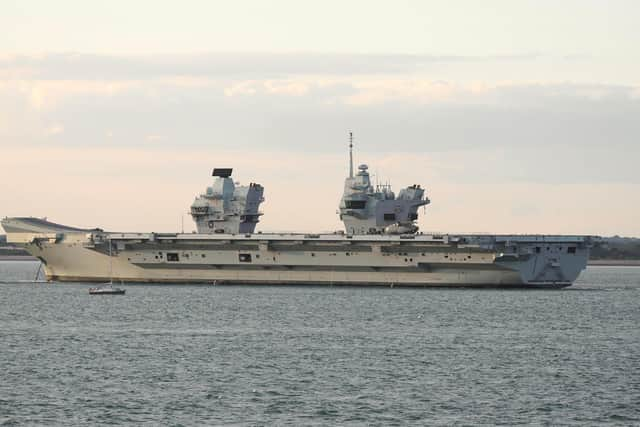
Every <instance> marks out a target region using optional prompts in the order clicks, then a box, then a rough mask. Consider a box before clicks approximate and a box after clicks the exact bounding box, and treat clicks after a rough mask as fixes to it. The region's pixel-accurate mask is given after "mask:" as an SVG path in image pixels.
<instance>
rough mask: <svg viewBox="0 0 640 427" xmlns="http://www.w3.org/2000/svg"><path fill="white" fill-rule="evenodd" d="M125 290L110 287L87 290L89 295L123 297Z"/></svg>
mask: <svg viewBox="0 0 640 427" xmlns="http://www.w3.org/2000/svg"><path fill="white" fill-rule="evenodd" d="M124 292H125V290H124V289H121V288H113V287H111V286H105V287H99V288H89V294H91V295H124Z"/></svg>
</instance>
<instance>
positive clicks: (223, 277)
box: [1, 141, 592, 288]
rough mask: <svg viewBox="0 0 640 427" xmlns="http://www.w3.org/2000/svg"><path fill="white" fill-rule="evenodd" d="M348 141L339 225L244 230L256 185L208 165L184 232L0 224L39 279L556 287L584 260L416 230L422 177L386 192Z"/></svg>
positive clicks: (560, 246) (511, 238) (552, 247)
mask: <svg viewBox="0 0 640 427" xmlns="http://www.w3.org/2000/svg"><path fill="white" fill-rule="evenodd" d="M352 149H353V144H352V141H350V144H349V175H348V177H347V178H346V179H345V184H344V192H343V196H342V199H341V201H340V205H339V215H340V219H341V220H342V222H343V223H344V226H345V229H344V230H341V231H337V232H335V233H331V234H315V233H308V234H292V233H261V232H255V229H256V225H257V224H258V223H259V221H260V217H261V216H262V213H261V212H260V211H259V206H260V204H261V203H262V201H263V200H264V198H263V193H264V187H262V185H260V184H256V183H250V184H249V185H245V186H241V185H238V184H237V183H235V182H234V181H233V179H232V178H231V175H232V169H230V168H216V169H214V170H213V183H212V185H211V186H210V187H207V188H206V191H205V192H204V193H203V194H201V195H200V196H198V197H197V198H196V199H195V201H194V202H193V204H192V205H191V210H190V212H191V216H192V217H193V220H194V221H195V224H196V228H197V232H195V233H120V232H107V231H103V230H101V229H80V228H75V227H69V226H65V225H60V224H56V223H53V222H49V221H47V220H46V219H38V218H33V217H17V218H4V219H3V220H2V221H1V223H2V227H3V228H4V229H5V231H6V233H7V238H8V242H10V243H14V244H19V245H20V246H22V247H24V248H25V249H26V250H27V251H28V252H29V253H31V254H32V255H33V256H35V257H37V258H39V259H40V260H41V261H42V263H43V265H44V271H45V273H46V276H47V279H48V280H50V281H64V282H107V281H115V282H143V283H175V284H178V283H210V284H296V285H307V284H309V285H380V286H422V287H427V286H442V287H444V286H461V287H519V288H536V287H553V288H559V287H565V286H569V285H571V284H572V283H573V282H574V281H575V280H576V278H577V277H578V275H579V274H580V272H581V271H582V270H583V269H584V268H585V267H586V265H587V261H588V258H589V249H590V247H591V245H592V238H591V237H589V236H559V235H555V236H554V235H488V234H482V235H480V234H473V235H453V234H428V233H421V232H419V231H418V227H417V225H416V221H417V219H418V209H419V208H420V207H423V206H426V205H428V204H429V203H430V200H429V199H428V197H426V195H425V190H424V188H422V187H421V186H419V185H412V186H409V187H406V188H403V189H402V190H400V192H399V193H398V194H397V195H396V194H395V193H394V192H393V190H392V189H391V187H390V186H388V185H376V186H374V185H372V183H371V179H370V175H369V172H368V167H367V165H364V164H363V165H360V166H358V168H357V171H354V165H353V150H352Z"/></svg>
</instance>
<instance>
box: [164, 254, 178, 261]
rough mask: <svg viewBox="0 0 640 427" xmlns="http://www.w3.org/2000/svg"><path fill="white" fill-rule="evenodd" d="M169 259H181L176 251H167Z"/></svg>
mask: <svg viewBox="0 0 640 427" xmlns="http://www.w3.org/2000/svg"><path fill="white" fill-rule="evenodd" d="M167 261H180V257H179V256H178V254H177V253H175V252H167Z"/></svg>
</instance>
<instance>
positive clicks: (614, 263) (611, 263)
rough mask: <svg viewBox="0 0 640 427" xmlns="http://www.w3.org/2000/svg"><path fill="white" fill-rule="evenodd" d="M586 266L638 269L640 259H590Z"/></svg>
mask: <svg viewBox="0 0 640 427" xmlns="http://www.w3.org/2000/svg"><path fill="white" fill-rule="evenodd" d="M588 265H596V266H606V267H629V266H631V267H640V259H590V260H589V264H588Z"/></svg>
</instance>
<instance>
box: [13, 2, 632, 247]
mask: <svg viewBox="0 0 640 427" xmlns="http://www.w3.org/2000/svg"><path fill="white" fill-rule="evenodd" d="M637 22H640V2H637V1H622V0H619V1H589V0H580V1H578V0H575V1H574V0H564V1H562V2H558V1H544V0H543V1H518V2H513V1H483V2H477V1H455V0H454V1H448V2H436V1H433V2H432V1H395V2H382V1H349V2H344V1H323V2H310V1H283V0H281V1H277V0H272V1H269V2H262V1H235V2H223V1H186V0H185V1H181V2H168V1H158V0H156V1H145V0H140V1H136V2H130V1H117V0H114V1H110V2H87V1H70V0H60V1H56V2H50V1H33V0H20V1H13V0H5V1H3V2H2V12H1V13H0V28H2V32H1V33H0V217H3V216H37V217H47V218H49V219H50V220H53V221H56V222H60V223H65V224H69V225H76V226H84V227H95V226H99V227H102V228H104V229H108V230H122V231H176V230H178V229H179V228H180V227H181V221H182V218H184V221H185V229H186V230H187V231H189V230H191V229H193V228H194V227H193V225H192V222H191V220H190V218H189V217H188V215H187V212H188V208H189V206H190V204H191V203H192V201H193V199H194V197H195V196H197V195H198V194H200V193H202V192H203V191H204V190H205V188H206V186H207V185H210V183H211V177H210V174H211V169H212V168H213V167H233V168H234V177H235V179H236V180H238V181H240V182H242V183H249V182H259V183H261V184H262V185H263V186H265V198H266V201H265V203H264V204H263V205H262V211H263V212H264V213H265V215H264V216H263V217H262V221H261V223H260V225H259V229H261V230H264V231H275V230H282V231H309V230H312V231H332V230H336V229H340V228H341V224H340V222H339V219H338V217H337V215H336V209H337V205H338V202H339V200H340V196H341V191H342V185H343V180H344V178H345V176H346V174H347V171H348V164H347V160H348V153H347V144H348V132H349V131H353V132H354V135H355V159H356V162H357V163H366V164H368V165H369V167H370V170H371V172H372V173H374V174H375V175H376V176H375V178H374V179H377V180H379V181H381V182H387V181H388V182H390V183H391V184H392V185H393V186H394V188H395V189H396V191H399V189H400V188H401V187H403V186H407V185H411V184H416V183H419V184H422V185H423V186H424V187H426V189H427V193H428V195H429V197H430V199H431V200H432V203H431V205H429V206H428V207H427V208H426V213H423V214H422V215H421V217H420V221H419V225H420V227H421V230H423V231H438V232H488V233H543V234H544V233H549V234H551V233H563V234H596V235H613V234H618V235H626V236H640V225H639V222H638V218H640V175H639V174H638V166H639V164H640V77H639V76H640V48H638V46H640V32H638V31H637Z"/></svg>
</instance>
